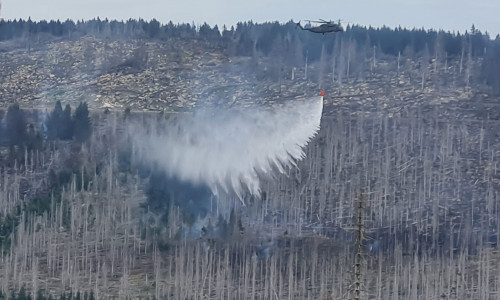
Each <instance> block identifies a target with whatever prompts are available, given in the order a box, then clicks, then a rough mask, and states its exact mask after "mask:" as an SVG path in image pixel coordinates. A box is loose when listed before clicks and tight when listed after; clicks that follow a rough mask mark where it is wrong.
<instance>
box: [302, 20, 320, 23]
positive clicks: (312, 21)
mask: <svg viewBox="0 0 500 300" xmlns="http://www.w3.org/2000/svg"><path fill="white" fill-rule="evenodd" d="M304 21H306V22H311V23H325V22H324V21H315V20H304Z"/></svg>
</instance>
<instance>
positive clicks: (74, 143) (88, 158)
mask: <svg viewBox="0 0 500 300" xmlns="http://www.w3.org/2000/svg"><path fill="white" fill-rule="evenodd" d="M88 36H93V37H94V38H96V39H97V40H98V41H104V42H103V43H109V45H116V44H119V45H128V44H126V43H128V42H130V41H133V42H134V43H136V42H137V43H138V44H139V45H141V46H139V48H137V49H135V50H133V51H131V52H132V54H131V58H123V59H116V63H114V64H107V65H106V64H103V65H106V66H107V67H106V68H107V70H105V71H106V72H108V71H109V70H111V71H110V73H112V74H115V73H116V74H121V75H123V76H128V77H131V78H137V77H133V76H136V74H138V73H140V72H149V71H150V70H152V69H154V68H155V66H154V65H153V66H147V67H144V66H143V64H144V63H145V62H146V64H148V63H147V62H149V61H150V57H152V54H151V53H152V52H151V48H148V43H150V44H153V42H154V43H158V45H167V43H168V41H174V42H176V43H181V42H180V41H183V43H187V44H192V45H194V46H192V47H193V48H194V49H197V48H196V47H198V46H199V45H200V44H199V43H202V44H203V45H210V49H211V51H214V53H223V54H224V55H225V57H227V58H228V60H234V61H235V63H234V64H237V63H238V62H239V60H238V59H248V60H249V61H250V62H251V63H253V62H255V61H257V62H258V63H260V64H263V65H265V64H266V63H268V62H269V61H278V60H279V62H280V63H281V64H282V66H284V67H283V68H288V69H290V70H292V72H295V70H297V71H296V73H291V72H288V71H289V70H288V69H287V70H286V71H287V72H288V73H290V74H293V75H290V76H288V75H287V76H288V77H286V78H285V76H284V75H282V74H281V71H279V70H278V71H279V72H275V73H276V74H279V76H280V77H279V81H280V82H279V89H280V91H281V86H282V84H283V85H285V84H289V85H295V86H300V87H303V86H306V87H307V86H313V87H314V88H317V87H318V86H319V85H322V87H325V89H327V90H328V88H330V85H334V86H335V87H336V88H337V86H339V81H341V79H339V77H341V76H345V78H344V80H345V82H346V83H345V86H344V87H343V90H342V91H343V93H342V94H340V93H339V95H340V97H352V94H354V92H353V91H357V90H361V89H372V88H373V87H377V88H380V89H381V90H382V91H383V95H382V96H381V98H384V99H386V102H384V103H377V101H379V100H377V99H380V98H377V99H376V101H375V100H373V99H365V98H368V97H372V96H370V95H368V96H363V94H362V93H359V94H356V95H355V96H356V97H361V99H360V100H359V102H355V101H350V102H349V101H346V102H345V103H344V102H342V103H341V104H335V105H334V104H332V102H333V101H336V100H335V97H331V98H328V97H325V100H326V101H325V110H324V111H323V116H322V118H321V127H320V128H321V129H320V130H319V132H318V133H317V135H316V136H315V137H313V138H312V139H311V141H310V142H309V144H308V145H307V146H306V147H305V148H304V152H305V157H304V159H303V160H298V161H296V166H291V167H289V168H286V169H285V170H284V171H283V173H280V172H276V174H273V176H267V177H266V176H263V178H261V179H260V180H261V189H262V190H261V194H260V195H257V196H255V195H250V194H246V195H244V196H243V197H242V198H243V199H239V198H238V197H235V196H234V195H233V196H229V197H227V198H223V197H220V196H219V197H217V196H215V195H214V194H213V192H212V191H211V190H210V189H209V188H207V186H204V185H197V184H193V183H186V182H183V181H182V180H179V179H178V178H172V177H171V175H170V174H169V172H168V170H164V169H162V168H160V167H159V166H158V165H155V164H151V163H148V156H150V154H148V152H147V151H145V150H144V148H147V147H145V145H142V144H141V143H142V140H140V139H137V136H136V135H138V134H137V131H133V130H131V129H130V127H131V126H133V127H137V126H140V128H143V131H138V132H140V133H144V134H145V135H146V134H149V133H150V132H153V131H154V130H157V131H161V130H162V128H163V129H165V127H164V126H167V125H170V124H172V123H170V120H172V119H175V118H181V117H182V115H183V113H185V114H190V113H191V112H189V111H187V112H181V113H177V112H175V113H169V112H166V111H163V110H162V111H141V110H133V109H132V110H131V109H130V106H126V107H120V108H119V109H116V108H111V109H109V108H103V107H98V108H95V107H94V108H93V107H92V103H87V102H86V101H77V100H76V99H74V98H69V97H68V98H67V99H63V100H62V101H61V100H58V99H59V98H58V99H57V100H56V99H55V96H54V98H53V99H51V102H49V103H50V108H49V109H47V106H44V107H37V106H36V104H37V101H38V100H37V99H34V100H33V102H30V103H34V105H31V106H28V105H26V104H23V105H21V104H20V103H13V104H9V105H6V106H5V107H0V121H1V123H0V253H1V254H0V299H110V298H119V299H138V298H142V299H325V300H333V299H408V300H413V299H464V298H472V299H494V298H495V297H498V295H500V276H499V274H500V267H499V266H500V263H499V262H500V257H499V252H498V240H499V238H500V209H499V206H498V203H499V200H500V174H499V160H498V157H499V155H500V135H499V133H498V130H497V129H498V122H499V118H500V112H499V111H498V107H499V106H498V99H497V98H496V95H497V93H500V74H498V71H497V70H498V69H499V67H500V37H498V36H497V37H496V38H495V39H491V38H490V37H489V35H488V34H487V33H482V32H481V31H480V30H477V29H475V28H474V26H472V28H471V30H470V31H467V32H464V33H458V32H457V33H450V32H442V31H433V30H424V29H403V28H396V29H390V28H385V27H384V28H371V27H368V28H367V27H363V26H357V25H355V26H348V27H347V28H346V30H345V32H344V33H342V35H339V36H336V37H333V38H323V37H322V36H321V35H315V36H313V35H310V34H308V33H307V32H303V31H300V30H298V29H297V27H296V25H295V23H293V22H291V21H290V22H288V23H286V24H279V23H276V22H275V23H264V24H257V23H253V22H242V23H238V25H237V26H236V27H235V28H233V27H232V28H225V27H223V28H222V29H219V28H218V27H216V26H215V27H210V26H209V25H207V24H203V25H201V26H198V25H194V24H177V25H174V24H172V23H168V24H160V23H159V22H158V21H156V20H152V21H149V22H148V21H144V20H128V21H126V22H118V21H109V20H99V19H95V20H91V21H77V22H73V21H70V20H68V21H64V22H60V21H50V22H45V21H41V22H32V21H31V20H27V21H25V20H14V21H6V22H2V23H0V40H1V44H0V48H1V51H3V52H4V53H7V54H8V53H11V52H9V51H16V49H21V51H23V52H24V51H25V52H28V53H30V51H32V52H33V53H34V52H35V50H34V49H35V48H37V47H39V48H40V47H41V46H40V45H49V46H50V45H57V43H59V42H61V41H80V40H85V39H84V38H85V37H88ZM339 37H340V38H339ZM91 41H92V42H94V40H91ZM347 41H348V42H347ZM115 42H116V43H115ZM113 43H115V44H113ZM120 43H122V44H120ZM163 43H165V44H163ZM342 45H343V46H342ZM346 45H347V46H346ZM165 47H166V50H165V51H167V52H169V51H170V52H173V51H176V50H175V49H176V48H167V46H165ZM345 47H353V49H357V51H356V52H354V51H353V52H349V51H345V52H341V53H340V54H339V53H337V52H335V51H343V50H339V49H346V48H345ZM89 49H90V50H88V51H90V52H92V51H94V50H92V49H93V48H89ZM96 49H97V47H96ZM107 49H108V48H107ZM109 49H111V48H109ZM109 49H108V50H109ZM146 50H147V51H146ZM37 51H39V50H37ZM141 51H142V52H141ZM178 51H179V52H180V50H178ZM205 51H208V50H205ZM111 52H112V50H109V52H108V53H111ZM144 52H147V53H148V55H144ZM12 53H13V52H12ZM114 53H115V52H112V54H113V55H114ZM351 53H352V55H356V57H350V55H351ZM91 54H92V53H91ZM174 54H177V53H174ZM93 55H94V54H92V55H89V56H88V57H93ZM95 56H97V55H95ZM108 56H109V54H108ZM179 56H180V55H179ZM83 57H84V58H83V59H85V57H87V56H83ZM276 58H279V59H276ZM343 59H346V60H345V61H344V60H343ZM350 59H352V60H353V61H354V60H356V61H357V62H358V66H356V64H355V63H354V62H353V63H352V64H351V63H350ZM221 60H222V59H221ZM244 61H246V60H244ZM132 62H139V63H138V65H137V66H136V65H134V63H132ZM169 63H170V64H175V66H176V68H179V69H180V68H181V67H182V64H183V63H184V64H189V63H191V61H188V60H186V59H185V58H184V57H181V58H180V59H176V60H174V59H172V57H171V56H168V59H167V64H169ZM216 63H219V61H216ZM308 64H310V65H315V66H322V64H323V65H326V64H328V65H329V66H331V65H333V72H331V74H328V75H324V76H323V77H322V76H321V67H319V68H316V69H312V68H311V71H310V72H311V73H312V72H313V71H314V72H315V74H309V76H308V75H307V71H308V67H309V66H308ZM336 64H338V65H336ZM340 64H343V68H342V70H341V71H338V73H337V72H335V71H336V70H338V67H339V65H340ZM257 65H258V66H259V67H261V68H262V69H263V70H264V69H266V71H265V72H271V71H272V70H271V71H269V69H272V68H271V65H269V68H267V67H268V66H267V65H265V66H261V65H259V64H257ZM229 66H232V65H229ZM299 66H300V67H299ZM222 68H223V71H224V72H225V73H224V72H223V73H224V74H232V72H240V69H239V68H238V67H237V66H236V67H234V68H235V69H237V71H234V70H233V69H231V68H229V67H228V66H226V65H223V66H222ZM294 68H296V69H294ZM302 68H303V69H302ZM96 69H97V68H96ZM96 69H94V68H93V67H89V68H88V69H86V70H87V73H88V75H89V76H90V75H91V76H111V75H109V74H108V73H106V72H103V71H102V70H98V71H96ZM124 69H126V70H128V71H123V70H124ZM130 69H132V71H130ZM136 69H138V70H139V71H136ZM143 69H144V70H143ZM226 71H227V72H226ZM35 72H36V71H35ZM99 72H100V73H99ZM158 72H159V73H161V72H160V71H158ZM262 72H264V71H262ZM94 73H95V74H97V73H99V74H97V75H95V74H94ZM256 73H258V72H256ZM283 73H284V71H283ZM288 73H287V74H288ZM13 74H14V73H13ZM102 74H104V75H102ZM175 74H177V73H175ZM263 74H267V73H263ZM296 74H300V76H301V77H300V79H297V78H294V77H295V76H296ZM318 74H320V75H318ZM353 74H357V77H356V78H363V79H362V80H361V79H359V80H358V79H356V80H355V79H352V78H354V75H353ZM415 74H417V75H415ZM3 76H4V77H3V78H4V79H5V80H6V81H8V80H9V79H8V78H10V77H9V76H10V75H8V74H4V75H3ZM113 76H114V75H113ZM179 77H180V75H179ZM297 77H298V75H297ZM332 77H333V78H332ZM61 78H63V79H64V76H61ZM243 78H246V77H243ZM322 78H325V79H324V80H323V81H321V80H322ZM386 78H389V79H388V80H390V82H391V85H387V86H386V85H384V84H385V82H386V81H384V80H385V79H386ZM274 79H275V77H272V76H271V77H266V76H263V77H262V78H260V79H258V80H260V81H262V82H266V81H273V82H274V81H278V80H274ZM326 79H329V80H328V81H327V80H326ZM151 80H156V79H151ZM169 80H170V81H172V82H174V85H173V89H177V88H178V86H181V85H182V81H183V80H184V78H180V79H176V78H175V76H172V77H169ZM175 80H179V82H178V83H176V82H175ZM190 80H192V78H190ZM193 81H194V79H193ZM241 81H244V80H241ZM260 81H259V82H260ZM281 81H283V82H281ZM202 82H203V81H202ZM303 82H305V83H303ZM393 82H395V83H393ZM400 82H403V83H400ZM407 82H410V83H408V85H405V84H407ZM382 83H384V84H382ZM73 84H76V83H73ZM175 84H177V85H175ZM301 84H303V85H301ZM401 86H402V87H403V89H404V91H405V92H406V91H408V93H410V92H411V93H415V94H410V95H417V96H418V97H421V98H418V99H408V98H402V97H401V98H399V97H400V96H399V95H400V94H398V93H399V90H397V91H398V92H396V88H395V87H398V88H400V87H401ZM258 87H259V85H255V86H252V88H253V89H258ZM26 88H29V87H28V86H27V87H26ZM212 88H213V87H212ZM440 88H441V89H440ZM445 88H446V89H445ZM449 90H452V91H454V92H456V94H454V93H451V92H449ZM415 91H417V92H415ZM443 91H446V92H447V93H450V94H451V96H449V98H452V100H447V101H442V99H443V98H442V97H441V96H443V97H444V96H445V95H444V92H443ZM441 93H442V94H443V95H441ZM485 94H487V95H488V96H487V97H486V96H484V95H485ZM344 95H347V96H344ZM422 95H423V96H422ZM455 95H458V96H456V97H455ZM459 96H460V97H459ZM200 97H201V96H200ZM363 97H364V98H363ZM454 97H455V98H456V99H454ZM332 98H333V100H332ZM348 99H349V100H350V98H348ZM356 99H357V98H356ZM447 99H448V98H447ZM136 101H138V100H136ZM200 101H201V100H198V102H200ZM370 101H371V102H370ZM234 102H238V101H236V100H235V101H234ZM255 102H257V100H255ZM289 102H291V100H290V99H289V98H285V99H279V100H276V103H273V104H274V106H276V107H277V108H278V109H279V108H280V107H283V106H284V105H286V103H289ZM94 105H95V104H94ZM234 105H235V106H237V105H238V103H236V104H234ZM370 105H371V106H370ZM327 108H328V110H327ZM195 116H196V115H195ZM276 123H277V122H276ZM289 126H290V127H291V125H289ZM167 129H168V128H167ZM167 129H165V130H167ZM178 130H179V131H180V130H181V128H179V129H178ZM208 130H210V128H208ZM233 138H234V137H233ZM191 142H192V143H196V141H191ZM146 146H147V145H146ZM254 146H255V147H257V146H258V145H254ZM164 151H165V152H169V151H174V149H172V148H166V149H164ZM194 163H196V162H193V164H194ZM198 163H199V162H198Z"/></svg>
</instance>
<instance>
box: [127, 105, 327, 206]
mask: <svg viewBox="0 0 500 300" xmlns="http://www.w3.org/2000/svg"><path fill="white" fill-rule="evenodd" d="M322 110H323V97H322V96H321V97H314V98H310V99H301V100H293V101H289V102H287V103H285V104H283V105H281V106H280V107H277V108H274V109H269V108H268V109H265V108H259V109H258V108H251V109H248V108H247V109H222V110H221V109H217V110H216V111H210V110H204V111H198V112H196V113H194V114H190V115H189V114H186V115H182V116H176V117H172V118H169V119H168V120H166V122H165V123H162V124H159V125H158V126H156V127H155V129H154V132H152V133H150V134H145V133H144V132H142V133H141V132H139V133H137V132H136V133H134V136H136V140H137V142H138V143H137V145H139V146H141V145H142V147H140V149H141V152H142V154H143V157H145V158H146V159H147V160H148V161H149V162H150V163H153V164H154V165H156V166H157V167H159V168H162V169H163V170H164V171H165V172H166V173H167V174H168V175H169V176H171V177H173V178H177V179H178V180H181V181H185V182H190V183H192V184H196V185H200V184H202V185H206V186H208V187H209V188H210V190H211V191H212V193H213V194H214V195H216V196H217V195H221V194H226V195H227V194H231V193H234V194H235V195H237V196H238V197H239V198H240V199H243V196H244V194H245V193H246V192H248V193H250V194H251V195H254V196H257V197H258V196H260V193H261V189H260V182H259V176H262V175H272V173H273V172H274V171H276V170H277V171H278V172H281V173H283V172H285V170H286V168H288V167H291V166H294V165H295V164H296V162H297V161H298V160H300V159H303V158H304V157H305V154H304V151H303V148H304V147H305V146H306V145H307V143H308V142H309V141H310V140H311V139H312V138H313V137H314V135H315V134H316V133H317V131H318V130H319V127H320V121H321V113H322Z"/></svg>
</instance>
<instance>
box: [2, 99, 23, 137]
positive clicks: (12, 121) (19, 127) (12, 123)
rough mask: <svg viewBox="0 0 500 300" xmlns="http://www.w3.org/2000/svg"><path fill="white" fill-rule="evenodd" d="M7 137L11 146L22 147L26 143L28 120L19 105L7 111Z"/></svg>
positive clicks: (14, 105)
mask: <svg viewBox="0 0 500 300" xmlns="http://www.w3.org/2000/svg"><path fill="white" fill-rule="evenodd" d="M6 135H7V139H8V140H9V145H10V146H14V145H17V146H21V145H22V144H23V143H24V142H25V141H26V135H27V134H26V118H25V116H24V112H23V111H22V110H21V109H20V108H19V104H13V105H11V106H10V107H9V109H8V110H7V116H6Z"/></svg>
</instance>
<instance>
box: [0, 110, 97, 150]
mask: <svg viewBox="0 0 500 300" xmlns="http://www.w3.org/2000/svg"><path fill="white" fill-rule="evenodd" d="M4 119H5V120H3V122H1V123H0V137H1V139H0V146H9V147H14V146H17V147H20V148H24V147H25V148H27V149H28V150H37V149H38V150H39V149H41V148H42V145H43V141H44V140H56V139H59V140H72V139H74V140H75V141H77V142H79V143H84V142H85V141H87V140H88V139H89V137H90V135H91V134H92V127H91V119H90V116H89V109H88V106H87V103H86V102H81V103H80V104H79V105H78V107H77V108H76V110H75V112H74V114H73V115H72V114H71V106H70V105H69V104H66V107H65V108H64V110H63V109H62V105H61V102H60V101H57V102H56V105H55V107H54V109H53V110H52V112H51V113H50V114H49V115H48V117H47V119H46V121H44V122H42V124H35V122H28V119H27V116H26V112H25V111H24V110H23V109H21V108H20V107H19V104H12V105H11V106H9V107H8V109H7V113H6V114H5V117H4ZM0 121H2V118H1V115H0Z"/></svg>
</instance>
